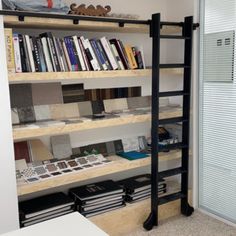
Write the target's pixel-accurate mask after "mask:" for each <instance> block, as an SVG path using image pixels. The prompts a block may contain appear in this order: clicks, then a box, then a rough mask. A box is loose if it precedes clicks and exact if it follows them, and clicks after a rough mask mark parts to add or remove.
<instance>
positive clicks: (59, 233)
mask: <svg viewBox="0 0 236 236" xmlns="http://www.w3.org/2000/svg"><path fill="white" fill-rule="evenodd" d="M1 236H108V234H106V233H105V232H104V231H102V230H101V229H99V228H98V227H97V226H96V225H94V224H93V223H92V222H90V221H89V220H88V219H86V218H85V217H83V216H82V215H81V214H79V213H78V212H74V213H71V214H68V215H65V216H61V217H58V218H55V219H52V220H48V221H45V222H42V223H38V224H36V225H32V226H29V227H26V228H22V229H19V230H16V231H13V232H10V233H6V234H2V235H1Z"/></svg>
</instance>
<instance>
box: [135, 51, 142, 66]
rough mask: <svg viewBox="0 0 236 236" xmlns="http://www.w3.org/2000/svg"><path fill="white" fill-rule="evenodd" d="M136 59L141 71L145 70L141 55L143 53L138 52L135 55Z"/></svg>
mask: <svg viewBox="0 0 236 236" xmlns="http://www.w3.org/2000/svg"><path fill="white" fill-rule="evenodd" d="M135 59H136V61H137V64H138V68H139V69H143V68H144V66H143V60H142V55H141V52H140V51H136V53H135Z"/></svg>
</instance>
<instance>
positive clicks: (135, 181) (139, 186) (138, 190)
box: [117, 174, 166, 203]
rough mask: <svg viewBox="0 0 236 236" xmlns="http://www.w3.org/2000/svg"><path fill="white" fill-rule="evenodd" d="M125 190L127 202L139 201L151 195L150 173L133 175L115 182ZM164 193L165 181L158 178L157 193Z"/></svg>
mask: <svg viewBox="0 0 236 236" xmlns="http://www.w3.org/2000/svg"><path fill="white" fill-rule="evenodd" d="M117 183H118V184H119V185H120V186H121V187H122V188H123V189H124V191H125V200H126V201H127V202H129V203H134V202H137V201H141V200H144V199H147V198H150V196H151V175H150V174H144V175H138V176H134V177H131V178H128V179H124V180H120V181H118V182H117ZM164 193H166V182H165V180H164V179H160V180H159V183H158V194H159V195H161V194H164Z"/></svg>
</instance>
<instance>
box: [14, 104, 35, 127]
mask: <svg viewBox="0 0 236 236" xmlns="http://www.w3.org/2000/svg"><path fill="white" fill-rule="evenodd" d="M17 111H18V115H19V120H20V123H33V122H35V121H36V119H35V112H34V107H21V108H18V109H17Z"/></svg>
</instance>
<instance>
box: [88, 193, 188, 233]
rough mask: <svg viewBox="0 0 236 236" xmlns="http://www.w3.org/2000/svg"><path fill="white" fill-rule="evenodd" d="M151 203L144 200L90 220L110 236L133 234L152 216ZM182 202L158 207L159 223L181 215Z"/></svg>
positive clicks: (177, 201) (178, 201)
mask: <svg viewBox="0 0 236 236" xmlns="http://www.w3.org/2000/svg"><path fill="white" fill-rule="evenodd" d="M191 195H192V191H191V190H189V202H190V204H191V202H192V197H191ZM150 207H151V201H150V200H149V199H148V200H144V201H140V202H137V203H133V204H127V206H126V207H123V208H120V209H117V210H113V211H110V212H107V213H104V214H101V215H97V216H93V217H90V218H88V219H89V220H90V221H92V222H93V223H94V224H96V225H97V226H98V227H99V228H101V229H102V230H103V231H105V232H106V233H107V234H108V235H112V236H123V235H130V234H133V233H134V232H135V231H137V230H139V229H143V227H142V225H143V223H144V221H145V220H146V219H147V218H148V216H149V214H150ZM180 212H181V211H180V200H176V201H173V202H169V203H167V204H163V205H161V206H159V207H158V218H159V221H164V220H167V219H168V218H171V217H174V216H178V215H180V214H181V213H180Z"/></svg>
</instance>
